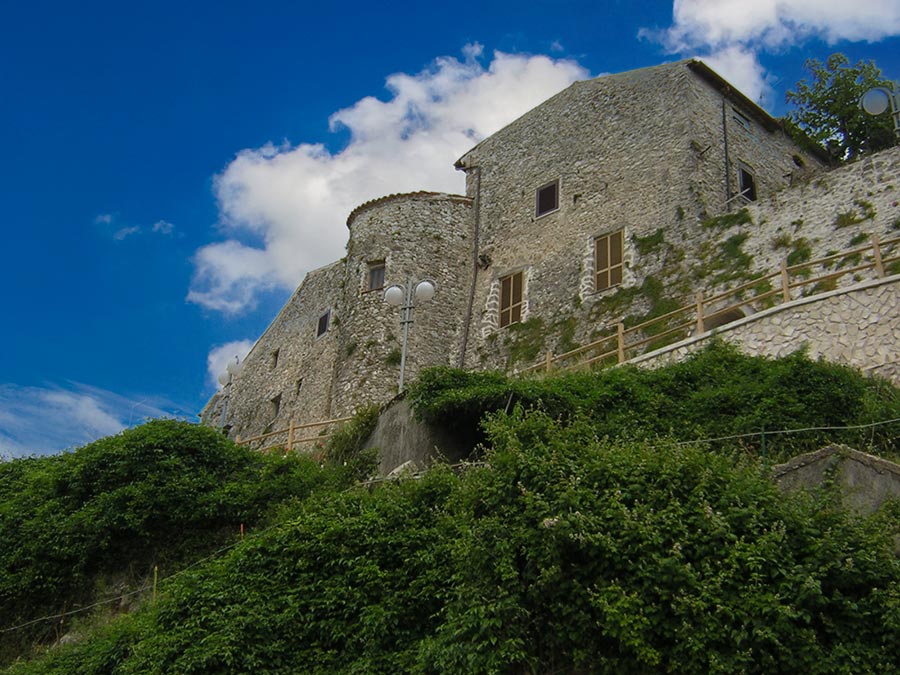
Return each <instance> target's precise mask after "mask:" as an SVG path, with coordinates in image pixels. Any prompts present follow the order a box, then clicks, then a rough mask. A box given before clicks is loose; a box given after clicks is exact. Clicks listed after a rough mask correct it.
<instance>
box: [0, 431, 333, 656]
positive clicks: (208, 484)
mask: <svg viewBox="0 0 900 675" xmlns="http://www.w3.org/2000/svg"><path fill="white" fill-rule="evenodd" d="M347 473H348V471H347V470H346V469H345V468H343V467H340V468H335V469H330V470H323V469H321V468H320V467H319V465H318V464H316V463H314V462H312V461H311V460H308V459H302V458H300V457H296V456H288V457H275V456H267V455H263V454H261V453H256V452H251V451H250V450H248V449H246V448H242V447H238V446H236V445H234V444H233V443H231V442H230V441H228V440H227V439H225V438H224V437H223V436H222V435H221V434H220V433H219V432H218V431H216V430H213V429H210V428H206V427H198V426H195V425H191V424H187V423H183V422H175V421H171V420H157V421H153V422H149V423H147V424H145V425H143V426H140V427H137V428H135V429H131V430H128V431H125V432H123V433H122V434H120V435H118V436H110V437H107V438H103V439H101V440H99V441H96V442H95V443H91V444H89V445H86V446H84V447H83V448H80V449H78V450H76V451H74V452H71V453H66V454H62V455H57V456H53V457H40V458H31V459H19V460H15V461H12V462H5V463H0V542H2V545H0V627H2V626H12V625H18V624H20V623H25V622H28V621H29V620H31V619H34V618H37V617H40V616H43V615H47V614H54V613H58V612H63V611H67V610H70V609H72V608H77V607H80V606H83V605H85V604H87V603H88V602H89V601H90V600H91V599H92V598H93V597H94V595H95V592H97V591H102V590H104V589H109V587H112V590H119V591H122V590H130V589H131V588H133V587H135V586H140V585H142V584H143V583H144V582H145V581H146V580H147V579H148V578H149V576H150V575H151V573H152V570H153V568H154V567H155V566H158V567H159V568H160V569H161V570H162V572H163V574H168V573H171V572H172V571H174V570H176V569H178V568H180V567H181V566H183V565H184V564H185V563H186V562H187V561H190V560H193V559H196V558H198V557H201V555H202V554H205V553H206V552H208V551H209V550H211V549H212V548H213V547H214V546H216V545H219V544H221V543H222V542H225V541H230V540H231V539H233V538H234V536H235V535H236V534H237V533H238V532H239V530H240V528H241V526H242V525H243V526H244V527H245V528H250V527H252V526H254V525H256V524H259V523H262V522H264V521H265V519H266V517H267V514H269V513H270V511H271V509H272V508H273V506H274V505H276V504H278V503H279V502H282V501H284V500H285V499H288V498H295V497H303V496H306V495H308V494H310V493H311V492H313V491H314V490H318V489H324V488H327V487H328V486H330V485H343V484H346V483H347V482H348V481H349V478H348V476H347ZM112 594H113V595H114V594H115V593H112ZM66 630H67V623H66V622H52V623H50V622H42V623H37V624H35V625H33V626H31V627H29V628H28V629H27V630H20V631H15V632H9V633H0V663H3V662H5V661H8V660H9V659H10V658H12V657H13V656H15V655H16V654H20V653H22V652H23V651H24V650H25V649H26V647H27V645H29V644H31V643H32V642H35V641H36V642H44V641H47V640H54V639H57V638H59V637H60V635H62V634H63V633H65V632H66Z"/></svg>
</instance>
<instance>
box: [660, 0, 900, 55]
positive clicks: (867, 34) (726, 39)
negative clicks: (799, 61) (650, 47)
mask: <svg viewBox="0 0 900 675" xmlns="http://www.w3.org/2000/svg"><path fill="white" fill-rule="evenodd" d="M672 14H673V26H672V27H671V28H669V29H668V30H667V31H666V35H665V37H666V41H667V44H668V45H669V47H670V48H671V49H672V50H673V51H679V52H683V51H686V50H688V49H690V48H696V47H698V46H704V47H708V48H710V49H712V50H719V49H722V48H725V47H728V46H731V45H734V44H735V43H743V44H754V43H755V44H760V45H762V46H764V47H766V48H770V49H771V48H778V47H782V46H790V45H796V44H798V43H799V42H802V41H803V40H805V39H807V38H809V37H813V36H815V37H818V38H821V39H823V40H825V41H827V42H829V43H834V42H837V41H838V40H851V41H859V40H866V41H869V42H874V41H877V40H881V39H883V38H886V37H889V36H891V35H897V34H898V33H900V3H898V2H897V0H855V2H847V1H846V0H756V1H755V2H747V1H746V0H675V3H674V6H673V10H672Z"/></svg>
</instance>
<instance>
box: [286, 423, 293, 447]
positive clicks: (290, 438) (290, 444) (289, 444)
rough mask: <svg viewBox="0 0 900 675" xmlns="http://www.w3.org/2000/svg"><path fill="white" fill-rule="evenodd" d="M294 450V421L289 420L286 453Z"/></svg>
mask: <svg viewBox="0 0 900 675" xmlns="http://www.w3.org/2000/svg"><path fill="white" fill-rule="evenodd" d="M293 449H294V420H291V426H289V427H288V442H287V451H288V452H290V451H291V450H293Z"/></svg>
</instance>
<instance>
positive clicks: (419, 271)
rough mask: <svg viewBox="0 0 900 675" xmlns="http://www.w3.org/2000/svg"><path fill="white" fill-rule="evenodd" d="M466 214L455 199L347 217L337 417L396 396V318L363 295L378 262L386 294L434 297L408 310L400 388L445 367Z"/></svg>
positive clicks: (460, 293)
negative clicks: (421, 290) (410, 288)
mask: <svg viewBox="0 0 900 675" xmlns="http://www.w3.org/2000/svg"><path fill="white" fill-rule="evenodd" d="M470 206H471V202H470V200H468V199H466V198H465V197H460V196H458V195H445V194H433V193H416V194H412V195H396V196H393V197H389V198H385V199H380V200H376V201H375V202H372V203H369V204H365V205H363V206H361V207H359V208H358V209H356V211H354V212H353V214H351V216H350V218H349V219H348V221H347V222H348V226H349V228H350V241H349V243H348V245H347V258H346V262H345V264H344V276H343V289H342V295H341V298H342V300H341V305H340V306H341V312H340V330H339V347H338V355H339V358H338V359H337V361H336V362H335V364H334V381H335V388H334V410H335V411H336V412H337V413H338V414H340V415H345V414H348V413H350V412H351V411H352V410H353V409H354V408H356V407H357V406H359V405H361V404H364V403H372V402H382V401H384V400H387V399H388V398H390V397H391V396H392V395H393V394H396V393H397V384H398V377H399V365H398V362H397V359H398V357H399V350H400V346H401V340H402V335H403V331H402V326H401V324H400V320H401V314H402V312H401V310H400V308H398V307H391V306H390V305H388V304H387V303H385V302H384V299H383V290H381V289H379V290H376V291H368V290H367V280H368V276H367V275H368V270H369V267H370V265H371V264H372V263H375V262H384V264H385V285H386V286H390V285H393V284H397V285H400V286H403V287H404V288H405V287H406V284H407V281H408V280H412V281H413V282H418V281H420V280H423V279H430V280H432V281H433V282H434V284H435V286H436V289H437V290H436V293H435V297H434V299H433V300H432V301H431V302H428V303H417V304H416V306H415V309H414V314H413V320H414V322H415V323H414V324H412V326H411V328H410V331H409V345H408V350H407V361H406V371H405V376H406V380H407V381H408V382H409V381H412V379H414V378H415V377H416V375H417V374H418V372H419V370H420V369H421V368H422V367H424V366H434V365H449V364H450V363H451V362H452V359H453V358H454V352H455V350H456V349H457V347H458V344H459V339H460V336H459V330H460V326H461V323H460V317H462V315H463V313H464V310H465V301H466V293H465V291H466V288H467V286H468V278H469V275H470V271H471V267H472V265H471V243H470V237H471V228H470V221H469V216H470Z"/></svg>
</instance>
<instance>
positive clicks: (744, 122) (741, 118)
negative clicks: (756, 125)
mask: <svg viewBox="0 0 900 675" xmlns="http://www.w3.org/2000/svg"><path fill="white" fill-rule="evenodd" d="M731 119H733V120H734V121H735V122H737V123H738V124H739V125H740V126H741V127H743V128H744V129H746V130H747V131H750V120H749V119H748V118H747V116H746V115H744V114H743V113H741V112H739V111H738V110H737V109H736V108H732V109H731Z"/></svg>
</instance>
